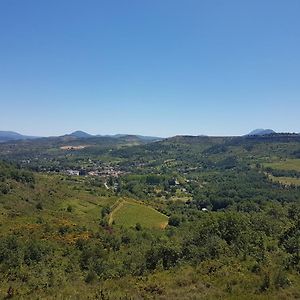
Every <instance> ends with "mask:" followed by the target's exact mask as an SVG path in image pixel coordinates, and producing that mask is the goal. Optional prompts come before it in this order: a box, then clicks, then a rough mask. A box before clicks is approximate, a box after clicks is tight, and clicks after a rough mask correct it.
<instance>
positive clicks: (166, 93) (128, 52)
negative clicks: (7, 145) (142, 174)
mask: <svg viewBox="0 0 300 300" xmlns="http://www.w3.org/2000/svg"><path fill="white" fill-rule="evenodd" d="M299 14H300V1H299V0H281V1H279V0H245V1H241V0H223V1H221V0H195V1H193V0H181V1H179V0H151V1H147V0H107V1H101V0H95V1H92V0H81V1H79V0H51V1H40V0H26V1H24V0H2V1H0V104H1V105H0V107H1V114H0V130H14V131H18V132H21V133H24V134H34V135H58V134H64V133H66V132H70V131H74V130H77V129H80V130H84V131H88V132H90V133H99V134H113V133H136V134H145V135H158V136H172V135H176V134H194V135H198V134H208V135H239V134H245V133H247V132H248V131H250V130H252V129H255V128H261V127H263V128H273V129H274V130H277V131H295V132H300V117H299V116H300V17H299Z"/></svg>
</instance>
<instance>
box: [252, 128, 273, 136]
mask: <svg viewBox="0 0 300 300" xmlns="http://www.w3.org/2000/svg"><path fill="white" fill-rule="evenodd" d="M275 133H276V132H275V131H274V130H272V129H263V128H260V129H255V130H253V131H251V132H250V133H248V134H247V135H269V134H275Z"/></svg>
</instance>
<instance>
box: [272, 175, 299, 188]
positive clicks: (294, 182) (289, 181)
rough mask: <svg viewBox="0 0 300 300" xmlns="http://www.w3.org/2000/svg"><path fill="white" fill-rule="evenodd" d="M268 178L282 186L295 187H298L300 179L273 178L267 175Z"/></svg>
mask: <svg viewBox="0 0 300 300" xmlns="http://www.w3.org/2000/svg"><path fill="white" fill-rule="evenodd" d="M269 178H270V179H271V180H272V181H274V182H279V183H281V184H283V185H296V186H300V178H293V177H275V176H272V175H269Z"/></svg>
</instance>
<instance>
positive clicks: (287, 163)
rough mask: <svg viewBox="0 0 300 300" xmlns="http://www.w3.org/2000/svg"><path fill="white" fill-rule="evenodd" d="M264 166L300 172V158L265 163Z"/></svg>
mask: <svg viewBox="0 0 300 300" xmlns="http://www.w3.org/2000/svg"><path fill="white" fill-rule="evenodd" d="M264 166H265V167H267V168H272V169H276V170H284V171H299V172H300V159H286V160H282V161H278V162H272V163H265V164H264Z"/></svg>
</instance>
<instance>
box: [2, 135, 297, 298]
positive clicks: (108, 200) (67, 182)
mask: <svg viewBox="0 0 300 300" xmlns="http://www.w3.org/2000/svg"><path fill="white" fill-rule="evenodd" d="M81 145H84V147H80V146H81ZM299 153H300V138H299V136H297V135H295V136H294V135H284V134H279V135H278V134H275V135H270V136H262V137H238V138H236V137H235V138H234V137H193V136H178V137H173V138H170V139H165V140H162V141H157V142H152V141H151V142H145V141H140V140H139V139H138V138H134V137H132V136H130V137H122V138H121V139H112V138H107V139H106V138H104V137H101V138H95V137H93V138H84V139H80V138H78V139H75V138H72V139H66V138H57V139H55V138H51V139H37V140H31V141H27V140H26V141H14V142H6V143H2V144H0V157H1V162H0V211H1V214H0V240H1V241H0V270H1V272H0V282H1V283H0V297H2V298H7V299H8V298H13V299H297V298H300V275H299V272H300V159H299Z"/></svg>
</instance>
